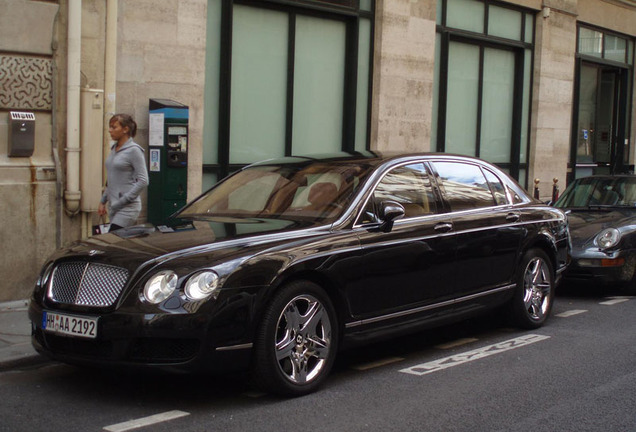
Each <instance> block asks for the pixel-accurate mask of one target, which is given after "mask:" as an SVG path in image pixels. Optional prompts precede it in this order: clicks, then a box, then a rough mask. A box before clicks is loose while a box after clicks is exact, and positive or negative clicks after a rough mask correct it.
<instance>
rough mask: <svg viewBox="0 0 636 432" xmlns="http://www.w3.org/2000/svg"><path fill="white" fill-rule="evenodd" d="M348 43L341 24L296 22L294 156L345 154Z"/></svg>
mask: <svg viewBox="0 0 636 432" xmlns="http://www.w3.org/2000/svg"><path fill="white" fill-rule="evenodd" d="M345 43H346V26H345V23H343V22H341V21H334V20H327V19H321V18H314V17H306V16H299V17H298V18H297V19H296V47H295V50H294V51H295V55H294V108H293V132H292V149H293V150H292V153H293V154H311V153H316V152H332V151H338V150H342V121H343V115H342V114H343V111H342V110H343V97H344V91H343V89H344V70H345Z"/></svg>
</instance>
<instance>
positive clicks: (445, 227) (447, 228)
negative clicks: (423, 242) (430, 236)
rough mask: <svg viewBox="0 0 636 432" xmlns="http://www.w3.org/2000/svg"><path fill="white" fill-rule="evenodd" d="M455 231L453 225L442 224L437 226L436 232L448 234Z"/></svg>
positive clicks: (448, 223)
mask: <svg viewBox="0 0 636 432" xmlns="http://www.w3.org/2000/svg"><path fill="white" fill-rule="evenodd" d="M452 229H453V224H452V223H450V222H440V223H438V224H437V225H435V231H437V232H442V233H446V232H449V231H450V230H452Z"/></svg>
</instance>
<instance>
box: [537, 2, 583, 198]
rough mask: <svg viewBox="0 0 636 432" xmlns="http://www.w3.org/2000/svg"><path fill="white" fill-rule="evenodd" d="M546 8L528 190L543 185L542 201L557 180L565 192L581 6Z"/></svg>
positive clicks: (541, 18) (540, 25)
mask: <svg viewBox="0 0 636 432" xmlns="http://www.w3.org/2000/svg"><path fill="white" fill-rule="evenodd" d="M543 4H544V10H543V11H539V13H538V15H537V26H536V39H535V41H536V45H535V59H534V83H533V96H532V113H533V114H532V130H531V145H530V159H529V176H528V179H529V180H528V185H532V184H533V180H534V179H535V178H538V179H541V185H543V187H542V188H541V199H549V198H550V196H551V193H552V189H551V185H552V179H553V178H554V177H557V178H558V179H559V184H560V185H561V188H562V189H563V188H564V186H565V179H566V174H567V164H568V161H569V155H570V134H571V124H572V109H573V95H574V72H575V71H574V69H575V68H574V66H575V54H576V19H577V1H576V0H544V1H543ZM546 8H547V9H546Z"/></svg>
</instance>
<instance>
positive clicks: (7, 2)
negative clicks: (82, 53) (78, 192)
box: [0, 0, 59, 302]
mask: <svg viewBox="0 0 636 432" xmlns="http://www.w3.org/2000/svg"><path fill="white" fill-rule="evenodd" d="M0 11H2V12H1V13H0V202H1V203H2V207H1V208H2V213H1V215H0V216H1V217H2V224H0V238H2V242H0V255H1V256H2V259H1V260H0V279H1V280H2V284H1V285H0V302H2V301H7V300H15V299H22V298H27V297H28V295H29V294H30V291H31V289H32V288H33V283H34V282H35V280H36V278H37V275H38V273H39V269H40V266H41V265H42V263H43V262H44V260H45V258H46V256H47V255H48V254H49V253H50V252H52V251H53V250H54V249H55V247H56V245H57V238H58V229H57V228H58V225H59V219H58V217H57V215H58V213H57V211H56V193H57V192H56V191H57V185H56V179H57V177H56V168H55V163H54V159H53V156H52V154H53V152H52V149H53V140H52V138H53V136H54V132H53V125H52V123H53V120H52V119H53V116H52V112H53V108H54V106H55V100H54V95H55V91H54V79H53V78H54V77H53V73H54V72H53V67H54V51H53V43H54V40H55V37H54V34H55V19H56V15H57V13H58V11H59V6H58V4H57V2H35V1H26V0H0ZM25 29H28V37H25ZM16 35H17V37H16ZM11 111H26V112H32V113H34V114H35V142H34V152H33V155H32V156H31V157H9V156H8V147H9V135H8V133H9V130H8V127H9V112H11Z"/></svg>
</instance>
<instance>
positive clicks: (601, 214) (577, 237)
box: [568, 209, 636, 247]
mask: <svg viewBox="0 0 636 432" xmlns="http://www.w3.org/2000/svg"><path fill="white" fill-rule="evenodd" d="M568 224H569V227H570V236H571V237H572V245H573V246H575V247H576V246H583V245H586V244H589V243H591V242H592V241H593V240H594V237H596V235H597V234H598V233H599V232H600V231H601V230H603V229H605V228H616V229H618V230H619V231H621V232H623V233H625V232H628V231H634V230H636V209H634V210H632V209H612V210H610V211H602V210H598V211H592V210H583V211H579V210H572V211H571V212H569V213H568Z"/></svg>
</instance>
